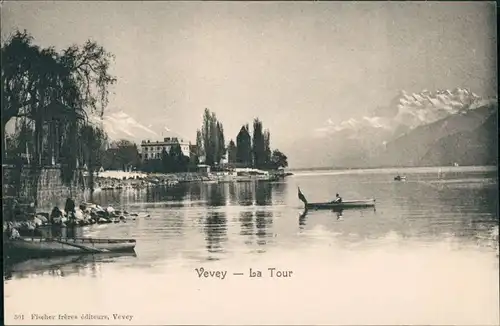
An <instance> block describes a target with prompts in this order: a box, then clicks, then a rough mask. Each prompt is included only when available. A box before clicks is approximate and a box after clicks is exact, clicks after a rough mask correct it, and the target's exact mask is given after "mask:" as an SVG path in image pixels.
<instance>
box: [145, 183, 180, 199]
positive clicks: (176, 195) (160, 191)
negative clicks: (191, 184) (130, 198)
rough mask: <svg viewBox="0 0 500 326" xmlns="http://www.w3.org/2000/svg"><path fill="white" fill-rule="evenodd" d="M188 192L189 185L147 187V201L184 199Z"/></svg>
mask: <svg viewBox="0 0 500 326" xmlns="http://www.w3.org/2000/svg"><path fill="white" fill-rule="evenodd" d="M187 193H188V186H187V185H185V184H179V185H177V186H173V187H172V186H169V187H167V186H158V187H150V188H147V189H146V201H147V202H150V203H154V202H162V201H183V200H184V199H185V197H186V195H187Z"/></svg>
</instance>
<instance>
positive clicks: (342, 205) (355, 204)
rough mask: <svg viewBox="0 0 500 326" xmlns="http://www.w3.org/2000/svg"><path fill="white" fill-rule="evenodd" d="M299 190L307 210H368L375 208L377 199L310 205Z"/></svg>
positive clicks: (300, 197)
mask: <svg viewBox="0 0 500 326" xmlns="http://www.w3.org/2000/svg"><path fill="white" fill-rule="evenodd" d="M298 190H299V193H298V195H299V199H300V200H301V201H302V202H303V203H304V205H305V208H307V209H334V210H335V209H337V210H342V209H350V208H366V207H374V206H375V199H363V200H342V201H341V202H334V201H330V202H323V203H309V202H308V201H307V199H306V197H305V196H304V194H303V193H302V191H300V188H299V189H298Z"/></svg>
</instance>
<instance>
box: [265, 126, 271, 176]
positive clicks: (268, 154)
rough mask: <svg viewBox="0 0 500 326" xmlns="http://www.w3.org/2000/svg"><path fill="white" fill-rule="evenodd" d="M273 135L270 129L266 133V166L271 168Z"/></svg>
mask: <svg viewBox="0 0 500 326" xmlns="http://www.w3.org/2000/svg"><path fill="white" fill-rule="evenodd" d="M271 154H272V153H271V133H270V132H269V130H268V129H266V130H265V131H264V166H265V167H269V165H270V163H271Z"/></svg>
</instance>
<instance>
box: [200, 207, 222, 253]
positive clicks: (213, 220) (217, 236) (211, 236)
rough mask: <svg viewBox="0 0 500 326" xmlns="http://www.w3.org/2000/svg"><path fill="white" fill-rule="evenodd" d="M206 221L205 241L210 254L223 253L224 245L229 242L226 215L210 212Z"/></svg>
mask: <svg viewBox="0 0 500 326" xmlns="http://www.w3.org/2000/svg"><path fill="white" fill-rule="evenodd" d="M207 214H208V215H207V217H206V220H205V240H206V242H207V244H206V248H207V250H208V252H209V253H222V252H224V248H223V247H222V243H223V242H225V241H227V218H226V213H224V212H217V211H209V212H208V213H207Z"/></svg>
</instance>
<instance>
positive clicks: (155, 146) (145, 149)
mask: <svg viewBox="0 0 500 326" xmlns="http://www.w3.org/2000/svg"><path fill="white" fill-rule="evenodd" d="M173 145H179V146H180V147H181V151H182V154H184V155H185V156H187V157H190V144H189V142H188V141H186V140H184V139H182V138H180V137H176V136H175V137H174V136H169V137H164V138H163V140H160V141H151V140H143V141H142V142H141V146H140V155H141V159H142V160H143V161H144V160H153V159H160V158H161V153H162V151H163V150H166V151H167V153H169V152H170V148H172V146H173Z"/></svg>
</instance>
